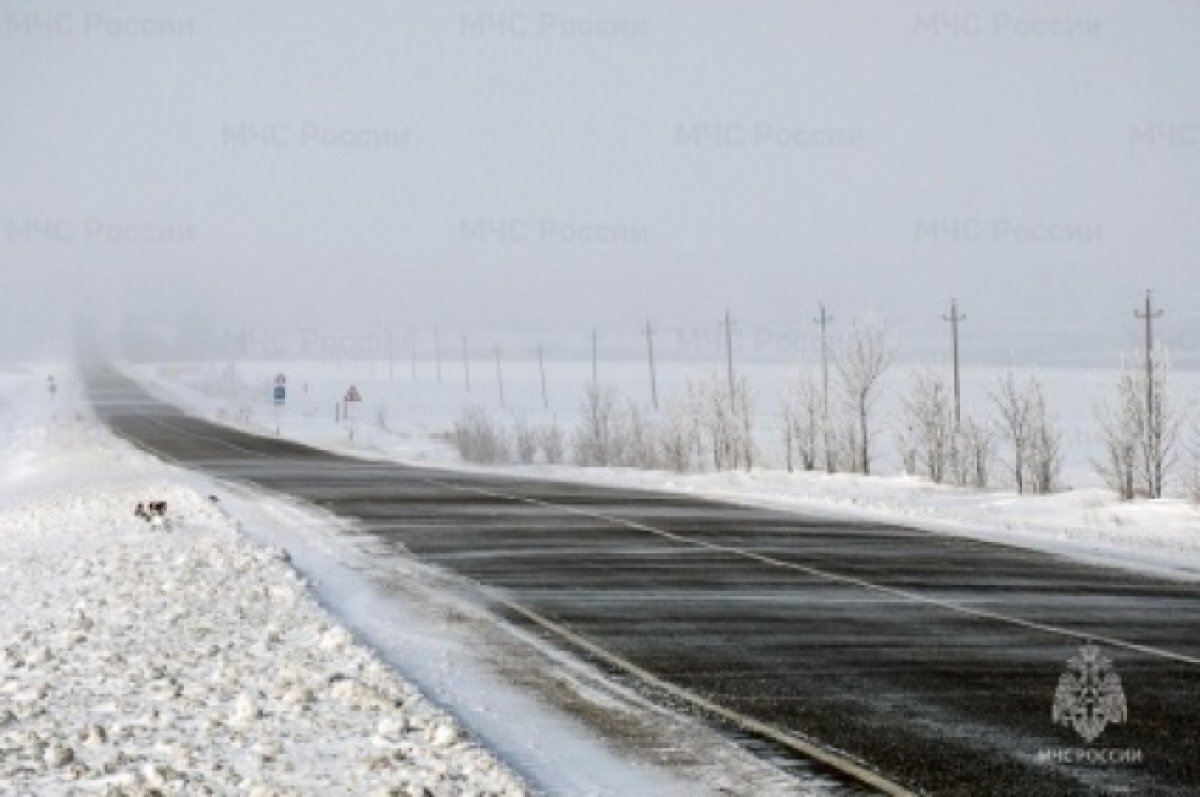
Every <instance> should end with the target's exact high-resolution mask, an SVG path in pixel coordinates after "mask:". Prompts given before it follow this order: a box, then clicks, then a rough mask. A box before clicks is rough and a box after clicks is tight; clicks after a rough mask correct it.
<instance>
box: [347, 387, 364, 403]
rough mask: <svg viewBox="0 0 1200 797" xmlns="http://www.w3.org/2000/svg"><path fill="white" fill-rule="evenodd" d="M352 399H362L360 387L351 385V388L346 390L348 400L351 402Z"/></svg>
mask: <svg viewBox="0 0 1200 797" xmlns="http://www.w3.org/2000/svg"><path fill="white" fill-rule="evenodd" d="M351 401H362V394H361V393H359V392H358V388H357V387H355V386H354V385H351V386H350V389H349V390H347V391H346V402H347V403H349V402H351Z"/></svg>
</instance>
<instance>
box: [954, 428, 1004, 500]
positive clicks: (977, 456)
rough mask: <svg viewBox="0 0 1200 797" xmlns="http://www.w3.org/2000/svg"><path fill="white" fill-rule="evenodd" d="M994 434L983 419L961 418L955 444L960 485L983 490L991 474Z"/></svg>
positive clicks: (957, 475)
mask: <svg viewBox="0 0 1200 797" xmlns="http://www.w3.org/2000/svg"><path fill="white" fill-rule="evenodd" d="M995 443H996V435H995V433H994V432H993V431H992V429H991V427H989V426H988V424H987V423H985V422H983V421H978V420H976V419H974V418H972V417H967V418H964V419H963V422H962V425H961V426H960V427H959V429H958V444H957V445H956V451H957V453H958V457H957V474H956V477H957V480H958V483H959V484H960V485H963V486H967V485H970V486H971V487H975V488H977V489H980V490H983V489H986V488H987V486H988V481H989V479H990V476H991V469H992V459H993V456H994V454H995Z"/></svg>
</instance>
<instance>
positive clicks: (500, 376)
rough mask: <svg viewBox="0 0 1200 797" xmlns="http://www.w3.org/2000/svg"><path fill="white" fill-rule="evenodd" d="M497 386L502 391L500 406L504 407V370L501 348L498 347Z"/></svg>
mask: <svg viewBox="0 0 1200 797" xmlns="http://www.w3.org/2000/svg"><path fill="white" fill-rule="evenodd" d="M496 386H497V387H498V388H499V390H500V406H501V407H503V406H504V369H503V367H501V365H500V347H499V346H497V347H496Z"/></svg>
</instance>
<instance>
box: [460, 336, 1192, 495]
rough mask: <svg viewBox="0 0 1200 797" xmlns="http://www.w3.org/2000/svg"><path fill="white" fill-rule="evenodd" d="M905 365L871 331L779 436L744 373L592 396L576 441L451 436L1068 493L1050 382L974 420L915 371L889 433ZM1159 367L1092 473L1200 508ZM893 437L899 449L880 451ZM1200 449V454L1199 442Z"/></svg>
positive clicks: (1148, 374)
mask: <svg viewBox="0 0 1200 797" xmlns="http://www.w3.org/2000/svg"><path fill="white" fill-rule="evenodd" d="M895 355H896V347H895V345H894V343H893V341H892V337H891V334H890V332H889V329H888V327H887V325H886V324H885V323H884V322H882V321H881V320H879V319H877V318H873V317H867V318H863V319H860V320H858V321H857V322H856V323H854V324H853V325H852V326H851V328H850V329H849V331H848V332H847V333H846V335H845V337H844V338H843V339H842V340H841V341H839V342H838V344H837V345H836V346H834V347H833V350H832V352H831V358H830V360H831V361H830V365H831V367H830V368H828V369H826V370H818V369H813V371H812V372H801V373H800V374H799V375H798V376H797V377H796V379H795V380H794V381H793V382H792V384H790V385H789V386H788V388H787V390H786V392H785V395H784V396H783V397H782V404H781V406H782V411H781V413H780V415H779V419H778V422H777V429H776V430H773V431H772V432H771V434H769V435H768V436H767V437H766V438H764V436H763V435H762V434H761V433H763V432H764V431H766V430H762V429H758V431H759V432H760V434H758V435H756V426H755V423H754V420H755V416H754V407H753V401H752V391H751V388H750V385H749V383H748V381H747V379H746V377H745V375H744V374H738V373H727V372H723V371H721V370H713V371H712V372H710V373H708V374H706V375H704V376H702V377H700V378H698V379H694V380H691V381H689V382H688V384H687V386H686V389H685V390H684V391H683V394H682V395H681V396H679V397H677V398H676V399H675V400H674V401H672V402H670V403H668V404H667V405H666V406H664V407H663V408H662V409H661V410H660V411H655V410H652V409H650V408H649V407H647V406H644V405H642V404H639V403H638V402H635V401H632V400H624V399H622V398H621V396H620V395H619V394H618V393H617V391H616V390H615V389H614V388H612V387H609V386H604V385H599V384H590V385H588V386H587V387H586V388H585V390H584V395H583V398H582V399H581V401H580V405H579V409H578V413H577V416H576V418H575V420H574V423H573V425H572V428H570V429H569V430H567V429H564V428H563V427H562V426H561V425H560V424H559V422H558V421H557V420H554V421H550V422H547V423H541V424H538V423H531V422H528V421H525V420H522V419H515V420H512V421H511V422H509V423H505V422H504V421H502V420H500V419H498V418H497V417H496V416H494V415H492V414H491V413H489V412H488V411H486V410H484V409H482V408H479V407H473V408H469V409H467V410H465V411H464V412H463V413H462V415H461V417H460V418H459V420H458V422H457V423H456V425H455V429H454V432H453V435H452V438H453V442H454V443H455V444H456V446H457V447H458V449H459V452H460V453H461V454H462V456H463V457H464V459H467V460H469V461H474V462H484V463H505V462H521V463H533V462H546V463H559V462H566V461H572V462H574V463H575V464H578V465H582V466H592V467H633V468H644V469H664V470H673V471H678V472H685V471H694V470H734V469H751V468H753V467H755V465H756V464H758V463H759V458H760V457H759V454H760V447H761V446H762V445H764V439H767V440H769V439H770V437H772V436H775V435H776V433H777V437H776V439H777V440H778V443H777V444H772V445H779V446H781V448H782V451H783V463H784V465H785V466H786V468H787V469H788V470H789V471H796V470H801V471H825V472H828V473H837V472H850V473H859V474H866V475H870V474H871V473H872V472H873V471H874V470H875V466H876V461H877V460H878V459H879V450H880V449H881V448H882V447H883V446H884V445H885V444H886V443H890V444H891V445H892V446H894V449H895V452H896V454H897V456H898V460H899V462H900V466H901V469H902V471H903V472H905V473H908V474H913V475H919V476H922V477H924V478H927V479H929V480H930V481H932V482H934V483H938V484H955V485H959V486H964V487H973V488H978V489H987V488H989V487H993V486H1001V485H1004V486H1007V487H1011V488H1013V489H1015V490H1016V491H1018V492H1022V493H1026V492H1028V493H1039V494H1045V493H1050V492H1054V491H1055V490H1057V489H1059V488H1060V487H1061V486H1062V484H1061V482H1062V470H1063V435H1062V432H1061V429H1060V426H1059V422H1058V419H1057V418H1055V417H1054V415H1053V413H1052V412H1051V411H1050V410H1049V408H1048V402H1047V388H1046V384H1045V382H1044V380H1043V379H1042V378H1041V377H1040V376H1038V375H1024V376H1022V375H1020V374H1018V373H1016V372H1015V371H1012V370H1009V371H1008V372H1006V373H1003V374H1002V375H1000V376H999V377H998V378H996V379H995V381H994V383H993V384H991V385H989V387H988V392H987V400H986V401H985V402H982V403H981V406H978V407H975V408H973V411H972V412H967V413H962V412H961V410H960V407H959V406H958V402H957V401H956V398H955V395H954V390H953V386H952V384H951V383H950V380H948V379H947V377H946V376H945V375H944V374H943V372H942V371H941V370H939V369H936V368H932V367H919V368H915V369H912V370H911V372H910V374H909V375H908V378H907V380H906V383H905V384H903V385H901V386H900V387H899V390H900V395H899V401H898V402H893V404H892V406H893V407H894V408H895V410H894V413H895V416H896V417H892V418H889V419H887V423H886V424H885V422H884V420H885V419H883V418H881V417H879V416H880V414H881V413H880V399H881V397H882V396H883V393H884V387H885V383H886V380H885V378H886V377H887V376H888V374H889V371H890V370H891V369H892V368H893V366H894V364H895ZM1152 358H1153V359H1152V361H1151V362H1150V363H1144V362H1143V363H1138V364H1135V365H1133V366H1131V367H1128V368H1123V369H1122V370H1121V371H1120V372H1119V374H1118V376H1117V378H1116V380H1115V384H1114V385H1113V386H1112V389H1111V395H1110V396H1109V397H1108V398H1106V399H1105V400H1104V401H1102V402H1100V403H1099V404H1098V405H1097V406H1096V407H1095V408H1094V411H1095V416H1096V429H1097V432H1096V433H1097V435H1098V438H1099V442H1100V443H1101V445H1100V446H1099V447H1098V448H1099V450H1100V451H1101V452H1102V453H1101V455H1100V456H1099V457H1098V459H1097V461H1096V462H1095V463H1093V464H1094V466H1095V468H1096V471H1097V472H1098V473H1099V474H1100V475H1101V476H1102V477H1103V478H1104V480H1105V482H1106V483H1107V484H1108V485H1109V486H1110V487H1111V488H1112V489H1113V490H1114V491H1115V492H1116V493H1118V494H1119V495H1120V496H1121V497H1122V498H1134V497H1138V496H1148V497H1155V498H1157V497H1161V496H1162V495H1163V494H1164V492H1165V490H1166V487H1167V485H1168V484H1170V483H1179V481H1180V479H1179V478H1178V477H1180V476H1182V477H1183V478H1182V481H1183V482H1185V483H1186V484H1187V486H1188V488H1189V491H1190V492H1192V493H1193V494H1194V495H1196V496H1198V497H1200V475H1198V474H1200V467H1197V466H1195V465H1193V466H1192V467H1190V468H1189V469H1188V470H1189V473H1186V474H1181V473H1180V470H1181V468H1180V465H1181V462H1182V461H1183V460H1184V459H1185V457H1184V456H1183V455H1185V454H1188V455H1191V456H1190V457H1187V458H1189V459H1190V460H1191V461H1192V462H1193V463H1195V462H1200V457H1197V456H1196V455H1195V454H1196V452H1195V451H1194V450H1193V449H1195V448H1200V447H1193V446H1186V445H1184V444H1183V442H1182V441H1181V436H1182V434H1183V431H1184V427H1185V426H1186V424H1185V416H1186V413H1184V412H1183V411H1181V410H1180V409H1179V408H1178V407H1176V406H1175V404H1174V403H1173V400H1172V399H1173V397H1172V395H1171V386H1170V384H1169V369H1168V367H1167V358H1166V354H1165V352H1164V351H1162V350H1161V349H1160V350H1158V351H1156V352H1154V353H1153V355H1152ZM1135 362H1136V361H1135ZM1143 366H1145V367H1143ZM885 427H886V429H889V430H890V431H891V435H890V439H884V440H883V441H882V442H881V438H883V435H884V430H885ZM1198 428H1200V427H1198ZM1193 437H1194V439H1195V440H1196V441H1197V442H1200V432H1197V433H1195V434H1194V435H1193Z"/></svg>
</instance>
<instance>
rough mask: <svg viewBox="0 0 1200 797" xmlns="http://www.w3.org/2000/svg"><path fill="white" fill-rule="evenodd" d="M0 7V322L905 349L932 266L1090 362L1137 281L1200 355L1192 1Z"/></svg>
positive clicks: (184, 333) (1021, 358)
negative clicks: (877, 337) (834, 338)
mask: <svg viewBox="0 0 1200 797" xmlns="http://www.w3.org/2000/svg"><path fill="white" fill-rule="evenodd" d="M0 8H2V9H3V14H2V15H0V66H2V67H3V69H2V71H0V91H2V92H3V94H4V96H5V98H6V99H7V102H6V110H5V111H4V112H3V113H0V169H2V172H3V174H4V178H5V179H4V180H3V183H2V184H0V217H2V218H0V223H2V224H3V225H4V230H3V233H0V258H2V262H3V271H4V276H5V280H4V286H5V287H4V291H3V296H2V298H0V357H4V358H9V359H19V358H23V357H34V356H38V357H41V356H49V355H54V354H59V353H64V352H66V351H67V350H68V346H69V342H70V340H71V336H72V330H73V328H74V326H75V324H74V321H75V320H76V319H77V318H79V317H86V318H90V319H92V320H93V321H94V322H95V323H96V325H97V328H100V329H104V330H108V333H106V334H112V335H113V336H114V337H116V338H117V339H122V338H125V339H133V340H140V341H143V343H145V342H146V341H150V342H153V341H159V344H157V345H159V350H160V351H164V352H170V351H171V345H168V343H164V342H163V341H168V342H169V341H171V340H174V341H176V342H177V343H178V342H179V341H185V342H190V343H191V346H190V348H201V349H205V350H207V349H208V347H209V345H210V342H212V343H211V345H212V349H211V350H212V354H213V355H214V356H224V355H227V354H228V353H229V350H228V349H229V345H230V344H228V342H227V341H228V340H230V339H236V338H237V336H239V335H240V336H242V339H243V340H244V339H245V337H246V336H247V335H250V336H252V337H254V338H256V339H260V340H270V339H272V338H273V337H274V338H278V337H281V336H282V337H285V338H286V339H288V340H289V341H293V343H291V344H289V345H291V346H293V347H294V346H295V345H296V344H295V343H294V342H295V341H300V340H303V339H304V336H305V335H307V336H309V337H310V339H311V338H312V336H320V335H326V336H328V335H342V336H344V337H346V338H349V337H351V336H354V335H359V336H361V335H370V334H374V335H376V336H378V335H380V334H385V333H384V332H382V331H390V332H392V333H393V334H394V335H396V334H402V332H403V331H405V330H413V329H419V330H420V335H421V337H420V338H419V340H423V341H425V343H424V344H422V345H424V346H427V345H429V344H430V342H431V341H432V334H433V327H434V325H435V324H437V325H438V327H439V329H440V330H442V332H443V333H444V334H445V336H446V343H445V346H446V347H447V349H452V347H453V346H455V345H457V343H456V341H457V340H458V336H459V335H461V334H464V333H465V334H468V335H470V337H471V340H472V341H473V342H474V345H477V346H478V347H480V350H486V349H487V347H489V346H491V345H501V344H506V343H507V342H511V341H520V344H519V345H521V346H526V347H527V346H528V345H529V343H530V342H531V341H538V340H546V341H559V342H562V343H561V345H562V347H563V348H562V350H563V351H566V350H567V348H572V347H579V348H580V349H581V350H585V349H586V341H587V338H588V335H589V332H590V329H591V328H592V327H593V326H596V327H599V328H600V329H601V330H602V334H603V335H604V336H605V337H606V339H607V340H608V341H617V340H623V341H634V342H636V340H637V335H638V330H639V328H640V327H641V325H642V324H643V323H645V319H646V318H651V319H653V321H654V323H655V325H656V326H657V327H659V328H660V329H661V330H665V331H666V332H664V334H666V335H668V336H669V335H670V334H671V332H670V330H677V331H678V332H677V333H676V334H677V336H678V337H679V339H681V340H684V341H686V340H688V339H694V338H695V337H696V336H700V337H702V338H703V337H704V336H709V335H712V334H713V331H714V330H716V334H718V335H719V334H720V332H719V326H718V323H719V321H720V320H721V317H722V314H723V313H724V311H725V308H726V307H729V308H730V310H731V312H732V313H733V315H734V317H735V321H737V323H738V325H739V329H740V330H741V335H742V336H743V337H742V341H741V344H740V345H741V346H743V347H744V348H749V349H750V350H752V351H754V352H758V353H759V355H761V356H763V357H774V356H775V354H774V353H773V352H774V350H776V349H782V350H783V353H782V354H780V355H779V356H781V357H790V356H793V353H794V351H796V350H804V348H805V347H811V346H813V345H814V343H815V335H816V328H815V326H814V325H813V324H812V319H813V317H814V316H815V314H816V312H817V305H818V303H820V302H824V303H825V304H827V305H828V306H829V308H830V310H831V312H833V313H834V315H835V316H836V319H837V320H836V322H835V325H834V331H835V333H837V332H839V331H844V330H845V328H846V327H847V326H848V324H849V321H850V320H851V319H852V318H853V317H855V316H857V315H859V314H862V313H877V314H882V315H884V316H886V317H888V318H889V319H891V321H892V322H893V324H894V325H895V329H896V338H897V340H898V342H899V343H900V345H901V347H902V351H903V352H907V353H908V354H910V355H911V356H913V357H923V356H926V355H927V353H929V352H937V351H939V350H940V349H939V347H944V346H945V344H946V341H947V336H948V329H947V325H946V324H945V323H944V322H943V320H942V315H943V314H945V313H947V312H948V311H949V302H950V300H951V298H952V297H957V298H958V299H959V300H960V302H961V304H962V309H963V310H964V311H965V312H966V313H967V315H968V320H967V321H966V323H965V324H964V325H963V335H964V341H965V342H966V344H967V345H966V346H965V348H964V357H965V359H966V361H967V362H973V361H974V362H981V363H982V362H997V361H1000V360H1004V359H1012V360H1014V361H1017V362H1020V363H1029V364H1038V363H1085V364H1091V363H1101V362H1104V360H1105V358H1113V357H1116V356H1119V354H1120V353H1121V352H1126V351H1131V350H1132V347H1133V346H1134V345H1136V343H1137V341H1138V335H1139V333H1140V327H1139V326H1138V323H1137V321H1136V319H1134V317H1133V311H1134V309H1135V307H1137V306H1138V305H1139V303H1140V302H1141V300H1142V296H1143V294H1144V291H1145V290H1146V289H1147V288H1153V289H1154V290H1155V292H1156V301H1157V302H1158V304H1159V306H1160V307H1162V308H1163V309H1164V310H1165V311H1166V315H1165V316H1164V317H1163V319H1162V321H1161V324H1160V328H1159V334H1160V338H1161V339H1162V340H1164V341H1166V342H1167V344H1168V345H1169V346H1171V347H1172V348H1173V349H1174V350H1175V351H1176V352H1177V353H1178V355H1179V359H1180V361H1181V362H1183V363H1185V364H1186V363H1189V362H1193V361H1195V359H1196V358H1197V357H1200V309H1195V305H1196V304H1197V303H1198V302H1200V269H1197V268H1196V265H1195V257H1196V255H1195V253H1196V252H1197V251H1200V225H1197V224H1196V223H1195V217H1196V211H1197V210H1200V107H1198V103H1197V95H1196V90H1195V87H1196V86H1197V85H1200V57H1197V49H1196V42H1197V41H1200V6H1197V5H1190V4H1180V3H1167V2H1151V3H1145V4H1137V5H1133V4H1127V3H1115V2H1099V3H1054V4H1045V3H1033V2H1022V3H1003V4H1000V3H981V4H972V5H969V6H963V5H959V4H944V5H943V4H929V3H908V2H905V3H882V2H877V3H864V4H856V5H853V6H851V5H844V4H833V3H805V4H797V3H785V2H756V3H738V4H733V3H713V2H689V3H682V2H672V3H656V4H653V5H651V4H634V3H621V2H573V3H570V4H536V3H527V2H526V3H487V4H484V3H476V2H458V3H447V4H416V3H406V2H400V3H397V2H386V3H385V2H376V1H371V2H364V3H360V4H356V5H355V6H354V7H353V9H350V8H344V7H338V8H336V9H334V8H333V7H329V6H320V5H316V4H309V3H296V2H292V3H287V4H283V3H280V2H267V3H258V4H254V5H253V6H244V5H242V4H237V5H235V4H232V3H214V4H210V5H208V6H206V7H203V8H200V7H196V6H195V5H193V4H188V3H182V2H166V3H164V2H154V3H149V2H119V3H104V4H100V3H66V2H39V3H36V4H35V3H32V2H20V1H19V0H5V2H3V3H2V4H0ZM689 336H691V337H690V338H689ZM222 341H224V342H222ZM763 341H765V342H763ZM779 341H783V343H779ZM200 343H203V345H200ZM568 344H569V346H568ZM145 345H147V346H148V345H150V344H149V343H145ZM621 345H622V346H624V347H626V348H628V346H630V345H633V344H631V343H628V342H626V343H622V344H621ZM176 348H177V349H179V350H180V351H182V350H184V349H187V348H189V347H188V346H183V347H182V348H180V347H179V346H177V347H176ZM572 350H573V349H572ZM1111 364H1114V365H1115V364H1116V363H1115V362H1113V363H1111Z"/></svg>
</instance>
